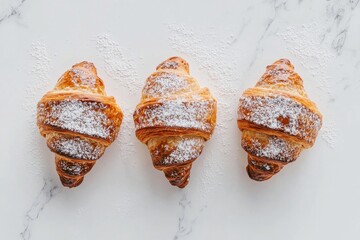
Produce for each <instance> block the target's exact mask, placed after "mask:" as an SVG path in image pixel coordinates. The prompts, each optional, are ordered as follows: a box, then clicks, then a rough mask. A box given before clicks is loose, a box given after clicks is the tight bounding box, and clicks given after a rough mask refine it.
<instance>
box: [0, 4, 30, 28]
mask: <svg viewBox="0 0 360 240" xmlns="http://www.w3.org/2000/svg"><path fill="white" fill-rule="evenodd" d="M26 1H27V0H21V1H20V3H19V4H18V5H17V6H15V7H11V9H10V11H9V12H8V13H5V14H4V15H3V16H2V17H1V16H0V23H2V22H3V21H5V20H6V19H9V18H11V17H13V16H16V15H17V16H19V15H20V12H19V9H20V8H21V6H22V5H23V4H24V3H25V2H26Z"/></svg>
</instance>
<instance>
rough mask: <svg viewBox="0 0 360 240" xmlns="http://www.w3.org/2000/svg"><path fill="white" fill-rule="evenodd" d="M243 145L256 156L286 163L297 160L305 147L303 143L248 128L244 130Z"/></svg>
mask: <svg viewBox="0 0 360 240" xmlns="http://www.w3.org/2000/svg"><path fill="white" fill-rule="evenodd" d="M241 146H242V147H243V148H244V150H245V151H246V152H248V153H249V154H251V155H254V156H256V157H260V158H266V159H272V160H276V161H280V162H285V163H287V162H292V161H295V160H296V158H297V157H298V156H299V154H300V152H301V150H302V148H303V147H302V145H301V144H299V143H296V142H293V141H289V140H286V139H284V138H279V137H276V136H269V135H267V134H263V133H260V132H254V131H248V130H243V137H242V139H241Z"/></svg>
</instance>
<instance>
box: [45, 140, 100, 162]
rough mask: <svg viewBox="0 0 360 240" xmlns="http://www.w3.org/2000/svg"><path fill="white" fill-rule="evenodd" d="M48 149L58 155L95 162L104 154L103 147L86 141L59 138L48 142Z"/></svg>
mask: <svg viewBox="0 0 360 240" xmlns="http://www.w3.org/2000/svg"><path fill="white" fill-rule="evenodd" d="M49 144H50V147H51V148H52V149H54V151H55V152H56V153H58V154H60V155H63V156H68V157H71V158H75V159H82V160H97V159H99V158H100V157H101V155H102V154H103V153H104V150H105V147H104V146H102V145H100V144H99V143H91V142H89V141H87V140H84V139H81V138H79V137H76V138H65V137H60V138H57V139H54V138H53V139H51V141H49Z"/></svg>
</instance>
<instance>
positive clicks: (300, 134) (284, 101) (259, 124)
mask: <svg viewBox="0 0 360 240" xmlns="http://www.w3.org/2000/svg"><path fill="white" fill-rule="evenodd" d="M237 123H238V127H239V129H240V130H241V131H242V140H241V145H242V147H243V148H244V150H245V151H246V152H247V153H248V166H247V167H246V170H247V172H248V175H249V177H250V178H251V179H253V180H257V181H264V180H267V179H269V178H271V177H272V176H273V175H275V174H276V173H278V172H279V171H280V170H281V169H282V168H283V167H284V166H285V165H286V164H288V163H290V162H293V161H295V160H296V159H297V158H298V156H299V154H300V152H301V151H302V150H303V149H306V148H310V147H311V146H313V145H314V142H315V139H316V137H317V134H318V131H319V130H320V128H321V125H322V115H321V113H320V112H319V110H318V109H317V107H316V105H315V103H313V102H312V101H311V100H310V99H309V98H308V96H307V94H306V92H305V90H304V87H303V81H302V79H301V77H300V76H299V75H298V74H297V73H296V72H294V66H293V65H292V64H291V63H290V61H289V60H287V59H280V60H278V61H276V62H275V63H273V64H272V65H270V66H267V68H266V72H265V74H264V75H263V76H262V77H261V78H260V80H259V81H258V83H257V84H256V86H255V87H254V88H249V89H247V90H246V91H245V92H244V93H243V95H242V97H241V98H240V102H239V108H238V120H237Z"/></svg>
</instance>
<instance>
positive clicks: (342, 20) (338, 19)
mask: <svg viewBox="0 0 360 240" xmlns="http://www.w3.org/2000/svg"><path fill="white" fill-rule="evenodd" d="M359 1H360V0H350V1H348V2H347V4H346V5H344V6H342V5H339V6H338V5H335V4H333V3H329V4H328V6H327V9H329V10H328V14H329V15H330V17H331V22H333V23H336V24H332V25H331V27H329V29H328V32H330V30H331V29H332V28H333V27H336V29H339V30H338V32H337V33H336V35H335V37H334V39H333V41H332V44H331V47H332V48H333V49H334V50H335V51H336V53H337V55H338V56H339V55H341V53H342V51H343V47H344V45H345V41H346V36H347V32H348V28H349V26H350V21H351V19H352V17H353V14H354V10H355V8H356V7H357V6H358V4H359ZM326 34H327V33H325V34H324V37H325V35H326Z"/></svg>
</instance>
